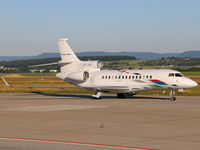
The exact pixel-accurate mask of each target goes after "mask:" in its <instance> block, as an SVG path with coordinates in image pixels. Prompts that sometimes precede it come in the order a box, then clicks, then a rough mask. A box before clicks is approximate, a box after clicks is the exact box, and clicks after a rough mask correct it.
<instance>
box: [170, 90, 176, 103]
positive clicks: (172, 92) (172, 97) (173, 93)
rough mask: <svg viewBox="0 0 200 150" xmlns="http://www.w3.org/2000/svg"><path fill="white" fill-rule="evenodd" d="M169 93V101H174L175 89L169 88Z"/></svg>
mask: <svg viewBox="0 0 200 150" xmlns="http://www.w3.org/2000/svg"><path fill="white" fill-rule="evenodd" d="M170 95H171V101H175V100H176V97H175V91H174V90H171V92H170Z"/></svg>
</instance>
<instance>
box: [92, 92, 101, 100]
mask: <svg viewBox="0 0 200 150" xmlns="http://www.w3.org/2000/svg"><path fill="white" fill-rule="evenodd" d="M101 94H102V93H101V92H97V93H95V94H94V95H92V97H94V98H95V99H101Z"/></svg>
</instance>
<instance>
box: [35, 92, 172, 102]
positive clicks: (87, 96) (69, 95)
mask: <svg viewBox="0 0 200 150" xmlns="http://www.w3.org/2000/svg"><path fill="white" fill-rule="evenodd" d="M33 93H34V94H38V95H44V96H54V97H69V98H70V97H72V98H83V99H93V100H96V99H94V98H93V97H92V96H91V95H86V94H53V93H41V92H33ZM102 98H106V99H116V100H119V99H143V100H144V99H148V100H170V98H167V97H152V96H126V97H125V98H117V97H116V96H114V95H103V96H102Z"/></svg>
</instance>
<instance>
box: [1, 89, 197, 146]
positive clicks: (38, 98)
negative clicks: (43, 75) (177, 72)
mask: <svg viewBox="0 0 200 150" xmlns="http://www.w3.org/2000/svg"><path fill="white" fill-rule="evenodd" d="M27 149H29V150H43V149H44V150H46V149H48V150H55V149H56V150H66V149H70V150H122V149H133V150H138V149H140V150H141V149H144V150H145V149H146V150H151V149H162V150H188V149H190V150H199V149H200V97H197V96H196V97H195V96H188V97H186V96H178V97H177V100H176V101H175V102H171V101H169V97H159V96H134V97H133V98H125V99H117V98H115V97H114V96H105V97H104V98H103V99H102V100H94V99H92V98H91V97H90V96H87V95H56V94H33V93H29V94H28V93H26V94H25V93H1V94H0V150H27Z"/></svg>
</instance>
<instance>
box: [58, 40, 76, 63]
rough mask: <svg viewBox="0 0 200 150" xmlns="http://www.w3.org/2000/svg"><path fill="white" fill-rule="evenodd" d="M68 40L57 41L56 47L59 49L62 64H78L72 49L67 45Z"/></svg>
mask: <svg viewBox="0 0 200 150" xmlns="http://www.w3.org/2000/svg"><path fill="white" fill-rule="evenodd" d="M67 40H68V39H58V47H59V49H60V55H61V59H62V60H61V61H62V62H79V61H80V60H79V59H78V58H77V56H76V55H75V54H74V52H73V51H72V49H71V48H70V47H69V45H68V44H67Z"/></svg>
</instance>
